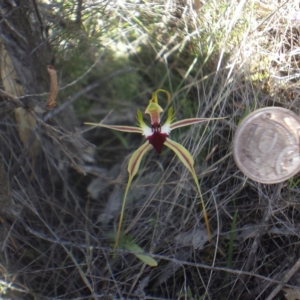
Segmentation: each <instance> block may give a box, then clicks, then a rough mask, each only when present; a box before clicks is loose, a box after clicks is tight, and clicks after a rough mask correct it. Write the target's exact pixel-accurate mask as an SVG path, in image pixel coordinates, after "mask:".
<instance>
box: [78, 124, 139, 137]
mask: <svg viewBox="0 0 300 300" xmlns="http://www.w3.org/2000/svg"><path fill="white" fill-rule="evenodd" d="M83 124H86V125H92V126H98V127H104V128H109V129H112V130H117V131H123V132H133V133H141V134H142V133H143V130H142V129H141V128H139V127H133V126H123V125H105V124H102V123H83Z"/></svg>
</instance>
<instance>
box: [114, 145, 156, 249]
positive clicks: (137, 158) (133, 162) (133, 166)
mask: <svg viewBox="0 0 300 300" xmlns="http://www.w3.org/2000/svg"><path fill="white" fill-rule="evenodd" d="M151 148H152V146H151V145H150V144H149V142H148V141H147V142H146V143H145V144H143V145H142V146H141V147H139V148H138V149H137V150H135V152H134V153H133V154H132V156H131V158H130V160H129V163H128V173H129V177H128V182H127V186H126V190H125V193H124V198H123V202H122V208H121V214H120V220H119V225H118V231H117V236H116V241H115V245H114V249H116V248H117V247H118V243H119V239H120V233H121V229H122V223H123V215H124V210H125V203H126V199H127V194H128V191H129V188H130V186H131V182H132V179H133V177H134V176H135V174H136V173H137V171H138V170H139V167H140V164H141V161H142V158H143V157H144V155H145V154H146V152H147V151H148V150H149V149H151Z"/></svg>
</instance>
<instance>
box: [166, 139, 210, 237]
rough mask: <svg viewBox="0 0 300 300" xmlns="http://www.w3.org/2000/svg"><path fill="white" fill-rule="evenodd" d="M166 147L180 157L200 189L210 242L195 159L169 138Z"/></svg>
mask: <svg viewBox="0 0 300 300" xmlns="http://www.w3.org/2000/svg"><path fill="white" fill-rule="evenodd" d="M165 145H166V146H167V147H169V148H170V149H171V150H173V151H174V152H175V154H176V155H177V156H178V158H179V159H180V160H181V162H182V163H183V164H184V165H185V167H186V168H187V169H188V170H189V171H190V172H191V174H192V176H193V179H194V181H195V184H196V186H197V189H198V193H199V197H200V200H201V204H202V210H203V216H204V221H205V225H206V228H207V235H208V240H209V241H210V240H211V233H210V227H209V222H208V218H207V213H206V208H205V204H204V200H203V198H202V193H201V189H200V185H199V182H198V178H197V175H196V172H195V169H194V159H193V157H192V155H191V154H190V152H189V151H188V150H187V149H186V148H184V147H183V146H182V145H180V144H178V143H176V142H174V141H172V140H170V139H168V138H167V139H166V142H165Z"/></svg>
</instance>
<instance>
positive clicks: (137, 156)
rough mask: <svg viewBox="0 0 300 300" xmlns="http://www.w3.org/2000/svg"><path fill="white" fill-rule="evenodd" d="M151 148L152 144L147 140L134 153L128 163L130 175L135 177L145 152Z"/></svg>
mask: <svg viewBox="0 0 300 300" xmlns="http://www.w3.org/2000/svg"><path fill="white" fill-rule="evenodd" d="M150 149H151V145H150V144H149V142H148V141H147V142H146V143H144V144H143V145H142V146H140V147H139V148H138V149H137V150H135V152H134V153H133V154H132V156H131V158H130V160H129V163H128V169H127V170H128V173H129V177H134V175H136V173H137V171H138V170H139V167H140V163H141V160H142V158H143V156H144V155H145V153H146V152H147V151H148V150H150Z"/></svg>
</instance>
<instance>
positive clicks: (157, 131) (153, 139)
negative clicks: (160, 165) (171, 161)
mask: <svg viewBox="0 0 300 300" xmlns="http://www.w3.org/2000/svg"><path fill="white" fill-rule="evenodd" d="M152 131H153V134H152V135H150V136H147V140H148V141H149V143H150V144H151V145H152V146H153V148H154V149H155V150H156V152H157V153H158V154H161V152H162V149H163V146H164V143H165V141H166V138H167V137H168V134H166V133H161V127H160V125H156V126H152Z"/></svg>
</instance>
